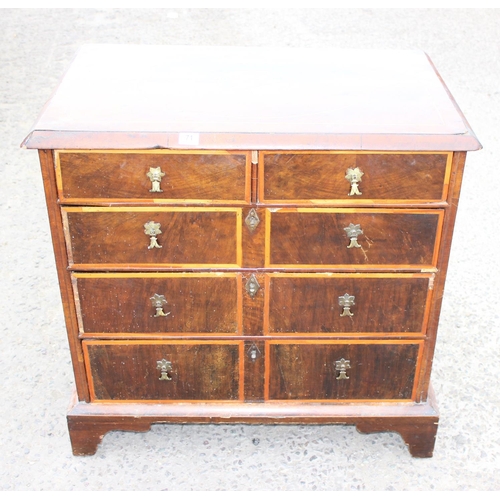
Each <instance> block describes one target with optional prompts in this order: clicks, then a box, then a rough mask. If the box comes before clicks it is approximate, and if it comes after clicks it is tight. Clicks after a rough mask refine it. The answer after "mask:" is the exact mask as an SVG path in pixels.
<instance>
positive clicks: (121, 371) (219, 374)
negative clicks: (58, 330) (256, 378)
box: [83, 340, 243, 402]
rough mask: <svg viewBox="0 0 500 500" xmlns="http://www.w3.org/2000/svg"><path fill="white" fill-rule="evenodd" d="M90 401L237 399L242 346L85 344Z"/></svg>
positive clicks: (227, 344)
mask: <svg viewBox="0 0 500 500" xmlns="http://www.w3.org/2000/svg"><path fill="white" fill-rule="evenodd" d="M83 351H84V356H85V363H86V367H87V375H88V379H89V387H90V393H91V399H92V401H115V402H118V401H128V402H130V401H141V402H146V401H162V402H167V401H171V400H174V401H182V400H189V401H194V400H210V401H214V400H217V401H233V400H239V399H240V396H241V394H242V386H243V384H242V378H241V377H240V362H242V352H243V343H242V342H237V341H234V342H231V341H227V342H226V341H218V342H215V341H214V342H188V341H185V342H175V341H172V342H134V341H130V342H120V341H109V342H107V341H97V340H95V341H93V340H89V341H84V342H83Z"/></svg>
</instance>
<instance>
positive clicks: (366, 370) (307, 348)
mask: <svg viewBox="0 0 500 500" xmlns="http://www.w3.org/2000/svg"><path fill="white" fill-rule="evenodd" d="M269 344H270V345H269V356H270V360H269V366H270V372H269V375H268V376H269V396H268V397H269V399H270V400H281V399H283V400H295V401H297V400H315V401H317V400H335V399H348V400H363V399H382V400H391V399H396V400H404V399H407V400H410V399H411V397H412V393H413V385H414V382H415V371H416V364H417V360H418V354H419V349H420V343H418V342H415V343H382V342H380V343H371V344H362V343H353V344H349V343H335V342H333V341H331V342H320V341H298V342H293V343H292V342H290V341H289V342H282V343H280V342H279V341H270V342H269ZM341 359H345V360H349V363H350V367H351V368H350V369H348V370H347V371H346V376H347V377H349V378H348V379H341V380H338V379H337V377H338V376H339V375H340V373H339V371H338V370H336V368H335V362H336V361H338V360H341Z"/></svg>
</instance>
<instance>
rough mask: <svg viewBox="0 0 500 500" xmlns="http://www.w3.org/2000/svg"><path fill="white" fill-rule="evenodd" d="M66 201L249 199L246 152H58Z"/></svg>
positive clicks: (238, 201) (60, 185) (61, 194)
mask: <svg viewBox="0 0 500 500" xmlns="http://www.w3.org/2000/svg"><path fill="white" fill-rule="evenodd" d="M55 162H56V173H57V180H58V191H59V197H60V200H61V201H62V202H64V203H74V204H92V203H94V204H97V203H100V202H101V203H102V202H110V201H115V202H120V201H121V202H133V201H134V200H136V201H140V202H141V203H146V202H148V201H149V202H151V203H179V202H182V203H190V204H196V203H202V204H206V203H210V204H217V203H231V204H243V203H249V201H250V167H251V163H250V153H249V152H227V151H212V152H202V151H187V152H182V151H175V152H174V151H141V152H133V151H127V152H124V151H115V152H113V151H57V152H56V157H55Z"/></svg>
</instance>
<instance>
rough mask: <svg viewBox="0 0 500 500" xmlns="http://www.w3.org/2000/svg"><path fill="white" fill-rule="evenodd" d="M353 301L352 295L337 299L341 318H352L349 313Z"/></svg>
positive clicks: (351, 314)
mask: <svg viewBox="0 0 500 500" xmlns="http://www.w3.org/2000/svg"><path fill="white" fill-rule="evenodd" d="M354 299H355V297H354V295H349V294H348V293H346V294H344V295H342V296H341V297H339V306H340V307H342V308H343V310H342V313H341V314H340V316H341V317H343V316H349V317H352V316H354V314H353V313H352V312H351V307H352V306H353V305H354V304H355V302H354Z"/></svg>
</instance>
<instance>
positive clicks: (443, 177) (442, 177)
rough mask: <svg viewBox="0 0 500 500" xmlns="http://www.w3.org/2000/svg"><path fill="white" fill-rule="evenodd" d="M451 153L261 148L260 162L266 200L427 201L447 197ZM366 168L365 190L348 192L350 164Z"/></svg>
mask: <svg viewBox="0 0 500 500" xmlns="http://www.w3.org/2000/svg"><path fill="white" fill-rule="evenodd" d="M451 157H452V155H451V153H433V154H424V153H420V154H417V153H409V154H401V153H399V154H398V153H392V154H387V153H386V154H382V153H367V154H360V153H336V152H326V151H323V152H307V153H306V152H293V153H292V152H286V151H280V152H269V151H268V152H262V153H261V162H262V165H261V166H260V172H261V183H260V189H261V195H260V201H261V202H263V203H285V204H290V203H293V204H297V205H313V204H316V205H317V204H318V203H323V204H328V203H329V202H333V201H335V200H344V201H346V202H348V203H349V204H350V205H355V204H358V203H360V202H361V203H362V202H364V201H366V200H369V201H373V202H374V203H375V202H377V203H379V204H380V203H381V202H385V203H390V204H397V203H407V204H409V203H417V202H419V203H424V202H432V201H434V202H436V201H443V200H445V199H446V194H447V189H446V188H447V185H448V178H449V174H450V173H449V166H450V164H451ZM356 167H357V168H359V169H360V170H361V171H362V172H363V176H362V178H361V182H360V183H359V190H360V192H361V195H353V196H349V193H350V189H351V184H350V182H349V181H348V180H347V179H346V178H345V175H346V171H347V169H348V168H352V169H354V168H356Z"/></svg>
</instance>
